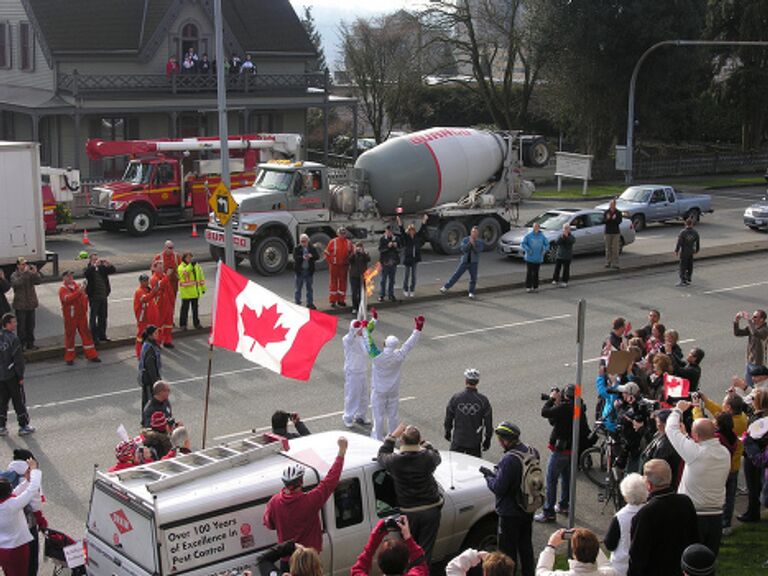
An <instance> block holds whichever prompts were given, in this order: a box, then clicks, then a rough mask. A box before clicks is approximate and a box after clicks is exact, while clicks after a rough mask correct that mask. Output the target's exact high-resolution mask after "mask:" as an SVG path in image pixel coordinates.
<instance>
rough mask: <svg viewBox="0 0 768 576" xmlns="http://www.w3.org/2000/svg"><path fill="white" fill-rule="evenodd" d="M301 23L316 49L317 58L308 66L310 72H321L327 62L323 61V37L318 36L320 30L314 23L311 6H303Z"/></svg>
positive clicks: (326, 65)
mask: <svg viewBox="0 0 768 576" xmlns="http://www.w3.org/2000/svg"><path fill="white" fill-rule="evenodd" d="M301 24H302V25H303V26H304V30H306V31H307V34H308V35H309V39H310V40H311V41H312V45H313V46H314V47H315V50H316V51H317V60H315V61H314V62H312V63H311V64H310V66H309V71H310V72H322V71H324V70H325V69H326V68H327V67H328V64H327V62H326V61H325V52H324V51H323V39H322V37H321V36H320V32H319V31H318V30H317V26H316V25H315V17H314V16H313V14H312V7H311V6H304V17H303V18H302V19H301Z"/></svg>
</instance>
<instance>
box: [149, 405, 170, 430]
mask: <svg viewBox="0 0 768 576" xmlns="http://www.w3.org/2000/svg"><path fill="white" fill-rule="evenodd" d="M149 426H150V428H152V430H159V431H161V432H165V429H166V428H167V427H168V419H167V418H166V417H165V414H163V413H162V412H160V410H158V411H157V412H152V417H151V418H150V419H149Z"/></svg>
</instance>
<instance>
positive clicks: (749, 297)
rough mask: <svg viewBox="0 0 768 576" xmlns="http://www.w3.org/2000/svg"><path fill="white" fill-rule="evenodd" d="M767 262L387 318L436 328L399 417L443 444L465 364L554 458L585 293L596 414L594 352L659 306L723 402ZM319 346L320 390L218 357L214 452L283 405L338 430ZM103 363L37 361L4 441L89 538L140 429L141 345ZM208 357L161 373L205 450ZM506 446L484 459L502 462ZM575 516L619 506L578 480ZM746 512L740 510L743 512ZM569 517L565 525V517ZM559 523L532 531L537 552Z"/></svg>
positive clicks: (453, 302)
mask: <svg viewBox="0 0 768 576" xmlns="http://www.w3.org/2000/svg"><path fill="white" fill-rule="evenodd" d="M764 261H765V259H764V257H763V256H750V257H742V258H733V259H730V260H717V261H711V262H708V263H707V264H706V265H703V266H699V267H698V268H697V269H696V271H695V274H694V282H695V283H694V285H692V286H691V287H689V288H684V289H682V288H675V287H674V286H673V284H674V280H675V274H674V270H673V269H672V268H671V267H661V268H659V269H650V270H647V271H644V272H639V273H627V274H622V275H621V276H616V277H611V278H603V279H595V280H593V281H584V282H580V283H577V284H573V285H572V287H571V288H569V289H567V290H561V289H555V288H550V287H548V286H547V287H545V289H543V290H542V291H541V292H540V293H538V294H531V295H526V294H521V293H520V292H516V293H514V294H509V293H496V294H492V295H486V296H481V297H479V298H478V300H477V301H474V302H471V301H468V300H464V299H449V300H443V301H440V300H438V301H431V302H421V303H416V302H414V303H407V304H403V305H401V306H399V307H397V308H394V309H392V310H391V311H387V312H386V313H385V314H383V315H382V319H381V323H380V325H379V328H378V330H377V334H378V336H379V338H381V339H383V338H384V337H385V336H386V335H387V334H390V333H393V334H396V335H398V336H400V337H401V338H404V337H406V336H407V335H408V334H409V333H410V331H411V329H412V326H413V320H412V318H413V316H415V315H417V314H420V313H421V314H424V315H425V316H426V318H427V323H426V327H425V331H424V336H423V339H422V341H421V343H420V344H419V345H418V346H417V347H416V349H415V350H414V351H413V353H412V355H411V356H410V357H409V359H408V361H407V364H406V366H405V368H404V370H403V386H402V390H401V411H400V413H401V418H402V419H403V420H405V421H407V422H410V423H414V424H416V425H418V426H419V427H420V428H421V429H422V431H423V434H424V436H425V437H427V438H429V439H432V440H434V441H435V442H436V444H437V445H438V446H439V447H441V448H447V445H446V444H447V443H446V442H445V441H444V440H443V434H442V419H443V413H444V412H443V411H444V406H445V403H446V402H447V400H448V398H449V397H450V395H451V394H452V393H454V392H455V391H457V390H459V389H461V387H462V373H463V370H464V369H465V368H466V367H468V366H472V367H476V368H478V369H479V370H480V372H481V375H482V379H481V383H480V388H481V390H482V391H483V392H484V393H486V394H487V395H488V396H489V398H490V399H491V402H492V404H493V406H494V420H496V421H500V420H502V419H510V420H512V421H514V422H517V423H518V424H519V425H520V427H521V428H522V430H523V439H524V440H525V441H529V442H531V443H533V444H534V445H535V446H537V447H539V449H541V450H542V451H545V447H546V442H547V438H548V434H549V425H548V424H547V422H546V421H545V420H544V419H543V418H541V417H540V416H539V408H540V406H541V401H540V399H539V394H540V393H541V392H546V391H548V390H549V388H550V387H551V386H554V385H558V386H562V385H564V384H566V383H568V382H571V381H573V380H574V378H575V373H576V368H575V366H574V362H575V359H576V343H575V334H576V309H577V302H578V300H579V299H580V298H585V299H587V321H586V348H585V359H586V363H585V366H584V369H585V372H584V374H585V376H584V382H585V384H586V385H585V390H586V392H585V393H586V402H587V404H588V407H589V410H588V414H589V415H590V421H591V420H592V418H591V416H592V415H593V410H592V408H593V407H594V404H595V394H594V387H593V386H592V384H591V383H592V382H593V381H594V376H595V373H596V363H597V358H596V357H597V355H598V353H599V349H600V345H601V342H602V340H603V339H604V337H605V336H606V335H607V333H608V329H609V328H608V327H609V325H610V322H611V320H612V318H613V317H615V316H617V315H624V316H626V317H627V318H629V319H630V320H631V321H632V322H633V323H634V324H635V325H638V326H639V325H641V323H644V320H645V317H646V311H647V309H648V308H649V307H656V308H659V309H660V310H661V311H662V322H663V323H665V324H666V326H667V327H671V328H676V329H678V330H679V332H680V334H681V338H682V339H683V340H684V341H686V344H685V345H688V346H690V345H692V344H693V343H694V342H695V345H697V346H701V347H702V348H703V349H704V350H705V351H706V358H705V359H704V362H703V377H702V385H701V386H702V389H703V390H704V391H705V392H706V393H708V394H710V395H712V396H713V397H719V396H720V395H721V394H722V393H723V391H724V389H725V387H726V386H727V384H728V382H729V380H730V376H731V375H732V374H736V373H740V371H741V370H742V368H743V362H744V350H745V346H746V344H745V341H744V340H743V339H736V338H734V337H733V336H732V332H731V320H732V317H733V314H734V313H735V312H736V311H737V310H742V309H753V308H756V307H763V306H765V297H764V294H765V286H766V285H768V281H766V280H765V274H764ZM346 328H347V324H346V322H345V321H344V320H340V323H339V331H338V333H339V337H338V338H337V339H336V340H335V341H333V342H332V343H329V344H328V345H327V346H326V347H325V348H324V349H323V351H322V352H321V354H320V355H319V357H318V361H317V364H316V366H315V369H314V372H313V376H312V379H311V381H310V382H307V383H302V382H295V381H289V380H285V379H282V378H281V377H280V376H278V375H276V374H273V373H271V372H268V371H266V370H263V369H261V368H259V367H257V366H254V365H251V364H248V363H247V362H246V361H245V360H243V359H242V358H240V357H239V356H237V355H235V354H233V353H230V352H227V351H219V350H217V351H215V352H214V354H213V379H212V392H211V405H210V417H209V444H210V443H211V442H214V441H223V440H225V439H227V438H231V437H233V435H237V434H239V433H243V432H246V431H248V430H250V429H253V428H263V427H266V426H268V424H269V417H270V415H271V413H272V412H273V411H274V410H275V409H277V408H282V409H286V410H289V411H297V412H299V413H300V414H301V415H302V417H303V419H304V420H305V421H306V422H307V424H308V425H309V426H310V428H311V429H313V430H316V431H319V430H331V429H338V428H340V427H341V417H340V410H341V409H342V404H343V400H342V390H343V376H342V370H341V367H342V347H341V342H340V337H341V335H343V333H345V332H346ZM102 358H103V359H104V362H103V363H102V364H100V365H91V364H87V365H86V363H80V364H78V365H76V366H75V367H74V368H67V367H65V366H64V365H63V363H62V362H60V361H59V360H55V361H49V362H40V363H35V364H32V365H30V366H29V367H28V370H27V376H26V383H27V396H28V404H29V406H30V413H31V416H32V421H33V424H34V425H35V426H37V428H38V432H37V433H36V434H34V435H32V436H30V437H26V438H20V437H18V436H17V435H16V433H15V426H13V427H12V432H11V435H10V436H9V437H7V438H4V439H3V440H2V442H0V462H6V461H8V459H9V458H10V455H11V450H12V448H14V447H19V446H24V447H29V448H30V449H31V450H32V451H33V452H34V453H36V454H37V455H38V456H39V458H40V461H41V468H42V469H43V474H44V476H43V486H44V489H45V493H46V497H47V504H46V515H47V516H48V518H49V520H50V522H51V526H52V527H55V528H57V529H62V530H64V531H66V532H68V533H70V534H73V535H76V536H77V535H82V534H83V531H84V523H85V520H86V515H87V510H88V501H89V489H90V483H91V475H92V470H93V466H94V465H96V464H98V465H100V466H101V467H103V468H106V467H108V466H110V465H111V464H112V463H113V461H114V455H113V449H114V446H115V444H116V443H117V441H118V437H117V435H116V432H115V430H116V428H117V427H118V425H119V424H120V423H124V424H125V426H126V427H127V428H128V429H129V431H131V432H136V431H137V428H138V420H139V395H140V392H139V388H138V386H137V384H136V361H135V358H134V356H133V352H132V350H129V349H119V350H113V351H105V352H104V353H103V354H102ZM207 359H208V351H207V346H206V341H205V338H203V337H196V338H187V339H184V340H180V341H179V342H178V344H177V347H176V349H175V350H173V351H168V352H166V353H165V355H164V358H163V375H164V376H165V378H167V379H169V380H171V381H172V382H173V392H172V402H173V405H174V413H175V415H176V416H177V418H178V419H180V420H183V421H184V422H185V424H186V425H187V426H188V427H189V428H190V430H191V433H192V435H193V438H194V443H195V444H196V445H197V446H199V445H200V439H201V431H202V414H203V397H204V388H205V374H206V367H207ZM499 456H500V451H499V449H498V447H497V446H495V445H494V446H493V448H492V449H491V450H490V451H489V452H488V453H487V458H488V459H489V460H491V461H496V460H498V458H499ZM577 498H578V500H577V513H578V515H577V520H578V522H577V523H578V524H579V525H586V526H589V527H592V528H593V529H595V530H597V531H598V533H603V532H604V531H605V529H606V528H607V525H608V522H609V519H610V511H605V512H604V511H603V507H602V505H601V504H598V503H597V500H596V494H595V491H594V489H593V488H592V487H591V486H590V485H588V484H587V483H586V482H585V481H584V480H582V481H580V482H579V491H578V495H577ZM742 506H743V505H742V504H741V503H738V504H737V510H739V509H741V508H742ZM561 520H562V518H561ZM553 529H554V527H553V526H551V525H550V526H536V528H535V538H536V544H537V547H539V546H541V545H543V543H544V539H545V538H546V537H547V536H548V534H549V533H550V532H551V531H552V530H553Z"/></svg>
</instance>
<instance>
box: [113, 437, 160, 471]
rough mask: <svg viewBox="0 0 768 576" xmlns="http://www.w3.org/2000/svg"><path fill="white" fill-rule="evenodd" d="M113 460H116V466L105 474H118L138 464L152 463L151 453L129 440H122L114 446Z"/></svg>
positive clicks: (144, 447)
mask: <svg viewBox="0 0 768 576" xmlns="http://www.w3.org/2000/svg"><path fill="white" fill-rule="evenodd" d="M115 458H117V464H115V465H114V466H112V467H111V468H110V469H109V470H107V472H119V471H120V470H126V469H128V468H133V467H134V466H138V465H139V464H146V463H148V462H152V453H151V452H150V450H149V448H147V447H146V446H139V444H138V442H136V440H134V439H129V440H123V441H122V442H120V443H119V444H118V445H117V446H115Z"/></svg>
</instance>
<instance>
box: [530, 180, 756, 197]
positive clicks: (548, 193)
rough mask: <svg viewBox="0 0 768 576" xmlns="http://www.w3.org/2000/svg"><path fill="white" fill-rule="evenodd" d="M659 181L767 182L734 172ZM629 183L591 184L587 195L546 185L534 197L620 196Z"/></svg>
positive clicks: (694, 186) (698, 185)
mask: <svg viewBox="0 0 768 576" xmlns="http://www.w3.org/2000/svg"><path fill="white" fill-rule="evenodd" d="M658 182H660V183H664V184H672V185H674V186H676V187H679V188H680V189H681V190H683V191H685V190H702V189H707V188H728V187H730V186H760V185H762V184H765V178H764V177H763V176H754V175H749V174H732V175H720V176H700V177H699V176H697V177H688V178H662V179H659V180H658ZM626 187H627V185H626V184H625V183H623V182H604V183H599V184H590V185H589V187H588V189H587V195H586V196H584V195H583V194H582V186H581V185H580V184H578V185H569V186H563V189H562V190H561V191H560V192H558V191H557V188H554V187H549V186H548V187H546V188H544V189H542V190H540V191H538V192H535V193H534V195H533V197H534V199H538V200H546V199H548V198H570V199H578V198H598V197H605V196H618V195H619V194H621V193H622V192H623V191H624V189H625V188H626Z"/></svg>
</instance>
